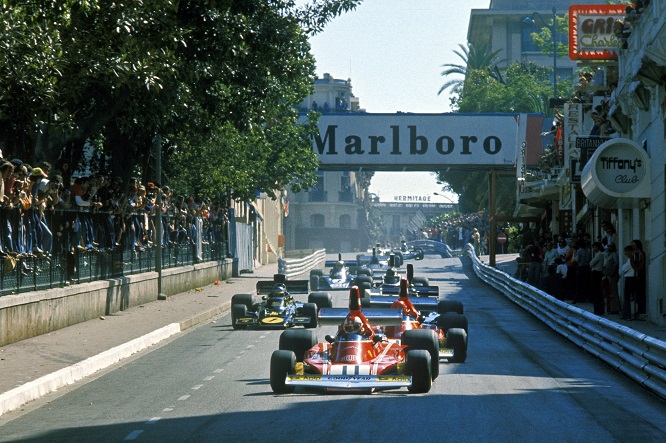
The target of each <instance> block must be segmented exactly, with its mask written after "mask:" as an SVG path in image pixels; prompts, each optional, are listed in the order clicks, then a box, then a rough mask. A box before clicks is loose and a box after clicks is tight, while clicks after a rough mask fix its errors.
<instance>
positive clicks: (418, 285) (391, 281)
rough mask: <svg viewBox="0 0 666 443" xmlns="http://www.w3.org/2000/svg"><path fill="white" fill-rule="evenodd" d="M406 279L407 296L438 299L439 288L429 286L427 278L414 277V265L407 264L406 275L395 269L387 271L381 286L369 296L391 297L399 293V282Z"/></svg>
mask: <svg viewBox="0 0 666 443" xmlns="http://www.w3.org/2000/svg"><path fill="white" fill-rule="evenodd" d="M402 278H406V279H407V282H408V283H409V295H410V296H413V297H439V287H438V286H430V281H429V280H428V277H415V276H414V265H413V264H411V263H408V264H407V272H406V274H401V273H400V272H398V270H396V269H388V270H387V271H386V273H385V275H384V277H383V279H382V282H381V284H379V285H377V287H376V289H374V290H371V291H370V295H372V294H375V295H391V294H396V295H397V294H398V293H399V292H400V281H401V279H402Z"/></svg>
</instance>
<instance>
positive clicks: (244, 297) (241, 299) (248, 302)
mask: <svg viewBox="0 0 666 443" xmlns="http://www.w3.org/2000/svg"><path fill="white" fill-rule="evenodd" d="M238 304H240V305H245V306H247V309H248V310H250V309H252V306H254V294H234V296H233V297H231V305H232V306H233V305H238Z"/></svg>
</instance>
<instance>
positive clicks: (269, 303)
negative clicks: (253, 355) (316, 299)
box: [231, 274, 317, 329]
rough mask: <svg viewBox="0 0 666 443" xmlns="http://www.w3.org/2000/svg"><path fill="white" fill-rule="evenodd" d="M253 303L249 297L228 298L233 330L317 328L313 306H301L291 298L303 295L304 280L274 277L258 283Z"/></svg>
mask: <svg viewBox="0 0 666 443" xmlns="http://www.w3.org/2000/svg"><path fill="white" fill-rule="evenodd" d="M256 288H257V294H258V295H262V297H261V302H255V298H254V295H253V294H235V295H234V296H233V297H232V298H231V324H232V326H233V328H234V329H246V328H248V327H250V328H262V329H276V328H277V329H283V328H289V327H292V326H304V327H306V328H315V327H317V305H316V304H315V303H301V302H297V301H295V300H294V299H293V297H292V294H307V293H308V281H307V280H291V281H288V280H286V278H285V276H284V275H282V274H276V275H275V276H274V278H273V280H272V281H271V280H268V281H258V282H257V285H256Z"/></svg>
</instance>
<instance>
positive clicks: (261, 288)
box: [257, 280, 310, 295]
mask: <svg viewBox="0 0 666 443" xmlns="http://www.w3.org/2000/svg"><path fill="white" fill-rule="evenodd" d="M276 284H283V285H285V286H286V287H287V292H289V293H290V294H307V293H308V287H309V286H308V285H309V284H310V282H309V281H308V280H284V281H276V280H260V281H258V282H257V295H266V294H270V293H271V291H272V290H273V286H275V285H276Z"/></svg>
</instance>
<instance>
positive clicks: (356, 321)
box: [343, 317, 363, 334]
mask: <svg viewBox="0 0 666 443" xmlns="http://www.w3.org/2000/svg"><path fill="white" fill-rule="evenodd" d="M362 326H363V323H362V322H361V319H360V318H358V317H347V319H345V323H344V326H343V328H344V330H345V332H346V333H348V334H350V333H354V332H355V333H357V334H358V333H360V332H361V327H362Z"/></svg>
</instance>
